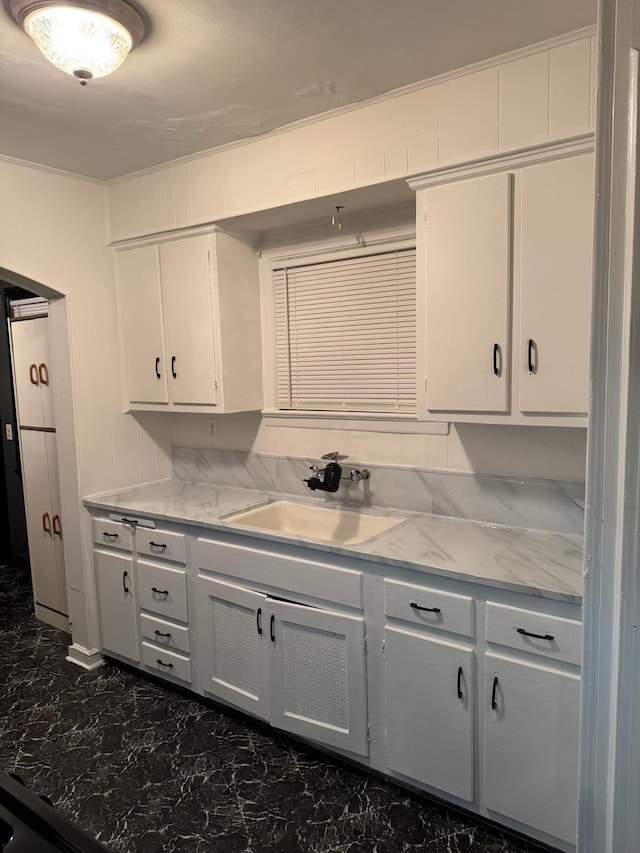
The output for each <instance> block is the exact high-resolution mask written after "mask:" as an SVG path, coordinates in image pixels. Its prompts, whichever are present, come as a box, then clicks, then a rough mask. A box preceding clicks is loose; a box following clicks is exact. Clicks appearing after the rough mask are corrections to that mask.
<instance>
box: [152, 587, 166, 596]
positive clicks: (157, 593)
mask: <svg viewBox="0 0 640 853" xmlns="http://www.w3.org/2000/svg"><path fill="white" fill-rule="evenodd" d="M151 592H155V594H156V595H169V590H168V589H158V588H157V587H155V586H152V587H151Z"/></svg>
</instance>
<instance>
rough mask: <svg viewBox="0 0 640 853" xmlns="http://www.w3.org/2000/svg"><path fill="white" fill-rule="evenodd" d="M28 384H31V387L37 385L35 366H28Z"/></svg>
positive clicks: (36, 369)
mask: <svg viewBox="0 0 640 853" xmlns="http://www.w3.org/2000/svg"><path fill="white" fill-rule="evenodd" d="M29 382H31V384H32V385H37V384H38V368H37V366H36V365H35V364H30V365H29Z"/></svg>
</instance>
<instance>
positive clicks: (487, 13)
mask: <svg viewBox="0 0 640 853" xmlns="http://www.w3.org/2000/svg"><path fill="white" fill-rule="evenodd" d="M6 2H7V0H4V3H5V5H6ZM142 8H143V11H144V13H146V16H147V17H148V18H149V19H150V21H151V31H150V33H149V35H148V37H147V38H146V39H145V40H144V41H143V43H142V44H141V45H140V47H139V48H138V49H137V50H135V51H134V52H133V53H132V54H131V56H130V57H129V58H128V59H127V60H126V62H125V63H124V65H123V66H122V67H121V68H120V69H118V70H117V71H116V72H115V73H114V74H113V75H112V76H110V77H106V78H103V79H101V80H95V81H92V82H91V83H89V85H88V86H86V87H82V86H80V85H79V84H78V82H77V81H76V80H74V79H73V78H72V77H69V76H68V75H66V74H63V73H62V72H60V71H58V70H57V69H55V68H54V67H53V66H51V65H50V64H49V63H48V62H47V61H46V60H45V59H44V57H42V56H41V55H40V53H39V52H38V50H37V48H36V47H35V45H34V44H33V43H32V42H31V40H30V39H29V38H28V37H27V36H26V35H25V34H24V33H23V32H22V31H21V30H20V29H19V28H18V27H17V26H16V25H15V24H14V23H13V21H12V20H11V19H10V18H9V16H8V14H7V13H6V10H5V9H4V8H0V154H5V155H8V156H12V157H18V158H20V159H23V160H28V161H31V162H35V163H41V164H44V165H48V166H54V167H57V168H59V169H65V170H68V171H70V172H75V173H76V174H80V175H87V176H91V177H94V178H100V179H108V178H113V177H116V176H119V175H124V174H127V173H129V172H133V171H136V170H138V169H142V168H145V167H148V166H153V165H155V164H157V163H163V162H166V161H168V160H172V159H174V158H176V157H182V156H185V155H188V154H193V153H196V152H198V151H203V150H206V149H207V148H213V147H215V146H217V145H222V144H224V143H227V142H232V141H234V140H238V139H243V138H246V137H250V136H256V135H258V134H261V133H265V132H267V131H269V130H272V129H273V128H276V127H279V126H281V125H284V124H287V123H289V122H292V121H295V120H297V119H302V118H306V117H308V116H311V115H315V114H317V113H320V112H324V111H326V110H330V109H333V108H335V107H340V106H343V105H345V104H351V103H355V102H356V101H361V100H363V99H365V98H370V97H373V96H376V95H379V94H381V93H383V92H388V91H390V90H392V89H396V88H398V87H400V86H404V85H407V84H409V83H414V82H416V81H420V80H425V79H427V78H429V77H432V76H434V75H436V74H440V73H442V72H445V71H449V70H451V69H453V68H459V67H461V66H464V65H467V64H469V63H472V62H477V61H479V60H482V59H486V58H489V57H492V56H495V55H497V54H500V53H505V52H507V51H509V50H513V49H516V48H519V47H522V46H525V45H528V44H533V43H535V42H537V41H542V40H544V39H547V38H550V37H552V36H554V35H559V34H562V33H566V32H569V31H571V30H574V29H578V28H580V27H584V26H587V25H589V24H593V23H595V20H596V0H255V2H247V0H143V3H142Z"/></svg>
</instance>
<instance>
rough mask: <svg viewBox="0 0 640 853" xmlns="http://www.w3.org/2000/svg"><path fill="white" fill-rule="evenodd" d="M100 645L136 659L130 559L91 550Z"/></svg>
mask: <svg viewBox="0 0 640 853" xmlns="http://www.w3.org/2000/svg"><path fill="white" fill-rule="evenodd" d="M93 564H94V571H95V578H96V597H97V600H98V624H99V627H100V647H101V648H102V649H103V650H104V651H105V652H113V653H114V654H117V655H121V656H122V657H125V658H129V660H133V661H139V660H140V654H139V649H138V618H137V617H138V614H137V612H136V605H135V599H134V597H133V560H132V559H131V557H128V556H125V555H124V554H112V553H109V552H107V551H94V552H93Z"/></svg>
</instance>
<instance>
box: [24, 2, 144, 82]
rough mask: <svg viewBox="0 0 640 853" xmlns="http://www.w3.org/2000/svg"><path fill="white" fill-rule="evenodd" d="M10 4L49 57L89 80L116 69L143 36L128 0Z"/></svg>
mask: <svg viewBox="0 0 640 853" xmlns="http://www.w3.org/2000/svg"><path fill="white" fill-rule="evenodd" d="M10 9H11V13H12V15H13V17H14V19H15V21H16V22H17V23H18V24H19V25H20V26H21V27H22V28H23V29H24V31H25V32H26V33H27V35H28V36H30V37H31V38H32V39H33V41H34V42H35V43H36V45H37V46H38V48H39V49H40V50H41V51H42V53H43V54H44V55H45V56H46V58H47V59H48V60H49V62H52V63H53V64H54V65H55V66H57V67H58V68H60V69H61V70H62V71H65V72H66V73H67V74H72V75H73V76H74V77H77V78H78V79H79V80H80V82H81V83H82V85H84V86H86V84H87V81H89V80H91V79H93V78H94V77H105V76H106V75H107V74H111V72H112V71H115V70H116V68H118V67H119V66H120V65H122V63H123V62H124V60H125V59H126V58H127V56H128V55H129V53H130V51H132V50H133V48H134V47H137V45H139V44H140V42H141V41H142V38H143V36H144V21H143V20H142V18H141V16H140V15H139V13H138V12H137V11H136V10H135V9H134V8H133V7H132V6H130V5H129V4H128V3H125V2H124V0H60V2H58V0H11V2H10Z"/></svg>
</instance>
